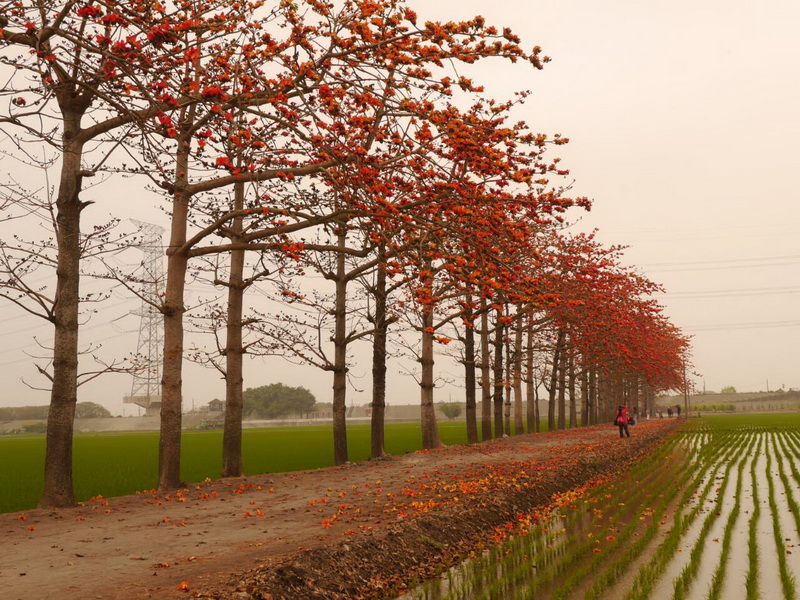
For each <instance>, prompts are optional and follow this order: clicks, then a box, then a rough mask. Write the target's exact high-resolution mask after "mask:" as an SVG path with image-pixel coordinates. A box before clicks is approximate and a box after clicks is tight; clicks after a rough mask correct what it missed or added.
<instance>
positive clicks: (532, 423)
mask: <svg viewBox="0 0 800 600" xmlns="http://www.w3.org/2000/svg"><path fill="white" fill-rule="evenodd" d="M527 329H528V348H527V353H526V355H525V384H526V385H525V400H526V401H527V403H528V405H527V411H526V417H527V422H528V423H527V424H528V433H533V432H534V431H539V428H538V427H537V426H536V425H537V421H536V419H537V415H536V392H535V389H536V378H535V377H534V375H533V316H532V315H531V316H530V317H528V327H527Z"/></svg>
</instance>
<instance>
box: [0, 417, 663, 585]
mask: <svg viewBox="0 0 800 600" xmlns="http://www.w3.org/2000/svg"><path fill="white" fill-rule="evenodd" d="M677 424H678V423H677V421H676V420H667V419H665V420H654V421H650V422H646V423H643V424H642V425H639V426H636V427H635V428H633V432H632V433H633V437H632V438H631V439H629V440H620V439H619V438H618V437H617V433H616V429H615V428H613V427H611V426H608V425H606V426H598V427H589V428H582V429H575V430H569V431H564V432H554V433H550V434H537V435H532V436H520V437H513V438H508V439H504V440H498V441H494V442H489V443H487V444H480V445H475V446H469V447H449V448H442V449H441V450H438V451H435V452H418V453H414V454H409V455H405V456H401V457H391V458H387V459H386V460H379V461H370V462H367V463H357V464H350V465H345V466H343V467H334V468H329V469H320V470H316V471H305V472H300V473H281V474H274V475H271V474H267V475H260V476H256V477H248V478H243V479H227V480H221V481H215V482H205V483H201V484H199V485H191V486H188V488H187V489H185V490H182V491H179V492H175V493H172V494H168V495H158V494H156V493H154V492H145V493H141V494H138V495H135V496H126V497H121V498H111V499H104V498H96V499H94V501H91V502H87V503H85V505H84V506H78V507H75V508H72V509H65V510H59V511H42V510H36V511H29V512H27V513H25V514H5V515H0V532H2V540H3V542H4V550H5V553H4V554H5V556H4V559H3V561H2V562H1V563H0V589H2V590H3V597H4V598H8V599H10V600H11V599H17V598H19V599H22V598H25V599H26V600H27V599H35V598H54V597H58V598H60V599H61V600H73V599H78V598H80V599H82V600H83V599H86V598H131V599H138V598H180V597H182V598H187V597H195V598H220V599H222V598H226V599H228V598H236V599H241V600H245V599H251V598H260V599H267V598H270V599H274V600H278V599H283V598H285V599H289V598H291V599H294V600H300V599H303V598H309V599H310V598H325V599H328V600H334V599H339V598H341V599H354V598H375V597H380V596H381V594H384V595H385V594H387V593H389V592H390V591H392V590H400V589H403V587H404V586H405V585H407V584H408V583H409V582H410V580H411V578H413V577H417V578H422V577H426V576H428V575H431V574H432V573H433V572H434V570H435V568H436V567H437V566H439V565H441V564H442V563H443V562H446V561H448V560H452V559H455V558H456V557H457V556H459V555H461V554H464V553H466V552H468V551H469V550H470V549H472V548H474V547H475V546H476V545H478V544H486V543H492V538H493V537H499V536H502V530H503V528H505V527H506V526H507V524H510V523H513V522H514V521H515V520H516V519H517V516H518V515H519V514H520V513H528V512H531V511H534V510H542V509H544V508H545V507H547V506H548V505H549V504H551V503H552V500H553V496H554V495H555V494H558V493H561V492H565V491H567V490H569V489H573V488H576V487H581V486H586V485H591V483H592V482H593V481H595V480H597V479H598V478H600V477H603V476H606V475H609V474H611V473H613V472H614V471H617V470H619V469H623V468H625V466H626V465H627V464H629V463H630V461H633V460H636V459H637V457H639V456H641V455H642V454H643V453H645V452H647V451H648V450H649V449H650V448H651V447H652V446H653V445H654V444H656V443H657V442H658V441H659V440H661V439H663V437H664V436H666V435H668V434H669V433H670V432H671V431H673V430H674V429H675V427H676V426H677ZM498 528H499V529H498ZM179 587H182V588H184V589H183V590H179Z"/></svg>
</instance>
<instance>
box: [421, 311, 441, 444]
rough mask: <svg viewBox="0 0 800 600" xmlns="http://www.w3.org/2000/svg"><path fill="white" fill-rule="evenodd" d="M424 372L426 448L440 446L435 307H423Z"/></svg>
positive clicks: (422, 396) (422, 397) (422, 408)
mask: <svg viewBox="0 0 800 600" xmlns="http://www.w3.org/2000/svg"><path fill="white" fill-rule="evenodd" d="M420 363H421V365H422V374H421V376H420V418H421V420H422V447H423V448H425V449H426V450H430V449H432V448H438V447H439V446H440V445H441V442H440V441H439V429H438V427H437V426H436V412H435V410H434V405H433V309H432V308H431V307H430V306H426V307H424V308H423V314H422V352H421V354H420Z"/></svg>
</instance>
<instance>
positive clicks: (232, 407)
mask: <svg viewBox="0 0 800 600" xmlns="http://www.w3.org/2000/svg"><path fill="white" fill-rule="evenodd" d="M233 201H234V206H233V209H234V210H242V209H243V208H244V182H238V183H236V184H235V185H234V200H233ZM242 221H243V219H242V217H236V218H235V219H234V220H233V223H232V224H231V229H232V232H233V236H232V237H233V239H234V240H236V241H238V238H239V236H240V235H241V233H242ZM243 279H244V250H233V251H232V252H231V272H230V277H229V279H228V323H227V328H226V335H227V339H226V341H225V427H224V430H223V432H222V476H223V477H241V476H242V475H244V467H243V465H242V404H243V399H242V382H243V380H244V379H243V376H242V362H243V356H244V349H243V347H242V311H243V307H244V291H245V286H244V282H243Z"/></svg>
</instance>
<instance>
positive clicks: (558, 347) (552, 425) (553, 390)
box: [547, 331, 562, 431]
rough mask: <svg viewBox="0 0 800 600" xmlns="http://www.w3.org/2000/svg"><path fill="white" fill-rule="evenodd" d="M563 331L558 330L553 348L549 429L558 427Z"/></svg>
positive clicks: (549, 394) (548, 400)
mask: <svg viewBox="0 0 800 600" xmlns="http://www.w3.org/2000/svg"><path fill="white" fill-rule="evenodd" d="M561 335H562V333H561V331H559V332H558V340H557V341H556V347H555V349H554V350H553V364H552V369H551V371H550V389H549V390H548V398H547V431H555V429H556V392H557V391H558V363H559V358H560V354H561Z"/></svg>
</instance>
